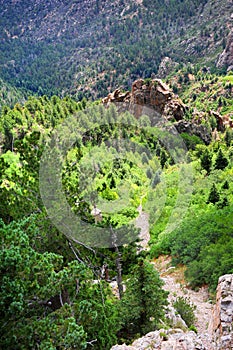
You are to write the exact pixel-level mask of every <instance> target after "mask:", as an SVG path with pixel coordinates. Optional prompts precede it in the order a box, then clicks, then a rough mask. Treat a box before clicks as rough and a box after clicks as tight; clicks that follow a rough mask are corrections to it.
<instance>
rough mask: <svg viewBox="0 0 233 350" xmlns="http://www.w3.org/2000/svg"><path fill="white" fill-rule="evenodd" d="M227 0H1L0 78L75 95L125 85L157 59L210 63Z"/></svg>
mask: <svg viewBox="0 0 233 350" xmlns="http://www.w3.org/2000/svg"><path fill="white" fill-rule="evenodd" d="M231 5H232V3H231V1H230V0H224V1H220V0H216V1H212V0H209V1H207V0H196V1H189V0H186V1H181V0H179V1H175V2H174V1H172V0H169V1H166V2H164V1H160V0H155V1H149V0H143V1H133V0H130V1H124V0H117V1H114V2H108V1H100V0H98V1H97V0H84V1H68V0H66V1H58V0H51V1H31V0H27V1H21V0H19V1H5V0H1V1H0V8H1V23H0V30H1V32H2V40H1V43H0V50H1V58H0V76H1V77H2V78H3V79H4V80H6V81H8V82H10V83H11V84H12V85H15V86H17V87H24V88H26V89H28V90H30V91H32V92H34V93H35V92H38V93H40V94H43V93H48V94H53V93H56V92H58V93H59V94H64V93H65V92H71V93H72V94H74V95H75V96H76V97H78V98H81V97H83V96H84V95H85V96H86V97H88V96H91V97H92V98H96V97H99V96H104V95H105V94H106V93H107V92H108V91H110V90H112V89H114V88H115V87H116V86H120V85H122V87H124V88H128V87H129V86H130V85H131V83H132V81H133V80H135V79H136V78H138V77H150V76H151V74H152V73H157V71H158V67H159V65H160V62H161V60H162V58H163V57H165V56H169V57H171V58H172V59H173V60H174V61H175V62H178V63H182V62H184V63H186V62H188V61H194V60H195V61H196V60H199V59H200V62H202V63H205V64H207V65H210V66H212V67H214V66H215V63H216V58H217V56H218V54H220V53H221V52H222V51H223V49H224V48H225V45H226V39H227V35H228V32H229V30H230V29H231V28H232V19H231Z"/></svg>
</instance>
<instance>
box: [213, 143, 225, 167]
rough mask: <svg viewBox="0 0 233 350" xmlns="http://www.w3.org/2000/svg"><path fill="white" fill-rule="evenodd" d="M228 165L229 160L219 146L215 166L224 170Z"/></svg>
mask: <svg viewBox="0 0 233 350" xmlns="http://www.w3.org/2000/svg"><path fill="white" fill-rule="evenodd" d="M227 165H228V160H227V158H226V157H225V156H224V154H223V151H222V149H221V148H219V150H218V153H217V158H216V161H215V165H214V167H215V169H220V170H223V169H225V168H226V167H227Z"/></svg>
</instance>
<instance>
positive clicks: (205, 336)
mask: <svg viewBox="0 0 233 350" xmlns="http://www.w3.org/2000/svg"><path fill="white" fill-rule="evenodd" d="M153 264H154V266H155V268H156V269H157V270H158V271H159V272H160V276H161V278H162V279H163V281H164V289H165V290H167V291H168V292H169V297H168V299H169V301H170V302H171V303H172V302H173V301H175V300H176V298H177V297H178V296H182V297H185V298H188V299H189V300H190V302H191V303H192V304H194V305H195V306H196V310H195V315H196V322H195V326H196V328H197V331H198V335H199V336H200V338H201V339H202V343H203V345H204V346H205V347H206V349H208V350H212V349H213V348H212V344H211V338H210V335H209V333H208V325H209V322H210V319H211V315H212V309H213V305H212V304H211V303H210V302H209V294H208V290H207V287H202V288H200V289H199V290H198V291H194V290H192V289H190V288H188V287H187V285H186V282H185V279H184V271H185V268H184V267H178V268H175V267H173V266H171V258H170V257H167V256H162V257H160V258H159V259H156V260H154V262H153Z"/></svg>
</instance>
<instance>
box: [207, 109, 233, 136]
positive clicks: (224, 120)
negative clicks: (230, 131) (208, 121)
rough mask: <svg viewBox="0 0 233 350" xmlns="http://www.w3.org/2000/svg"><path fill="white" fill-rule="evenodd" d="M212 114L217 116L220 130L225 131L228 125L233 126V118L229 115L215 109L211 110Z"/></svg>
mask: <svg viewBox="0 0 233 350" xmlns="http://www.w3.org/2000/svg"><path fill="white" fill-rule="evenodd" d="M210 115H211V116H213V117H214V118H215V120H216V123H217V130H218V131H221V132H224V131H225V129H226V128H227V127H228V128H233V120H232V119H231V118H230V117H229V116H228V115H224V116H222V115H221V114H219V112H215V111H210Z"/></svg>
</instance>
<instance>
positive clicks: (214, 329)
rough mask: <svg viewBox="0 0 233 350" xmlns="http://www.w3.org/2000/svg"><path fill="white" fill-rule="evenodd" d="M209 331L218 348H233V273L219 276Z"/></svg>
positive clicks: (218, 349) (222, 349)
mask: <svg viewBox="0 0 233 350" xmlns="http://www.w3.org/2000/svg"><path fill="white" fill-rule="evenodd" d="M209 332H210V333H211V334H212V338H213V340H214V343H215V347H214V348H215V349H216V350H232V349H233V275H224V276H221V277H220V278H219V281H218V287H217V295H216V305H215V307H214V310H213V317H212V320H211V324H210V326H209Z"/></svg>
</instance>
